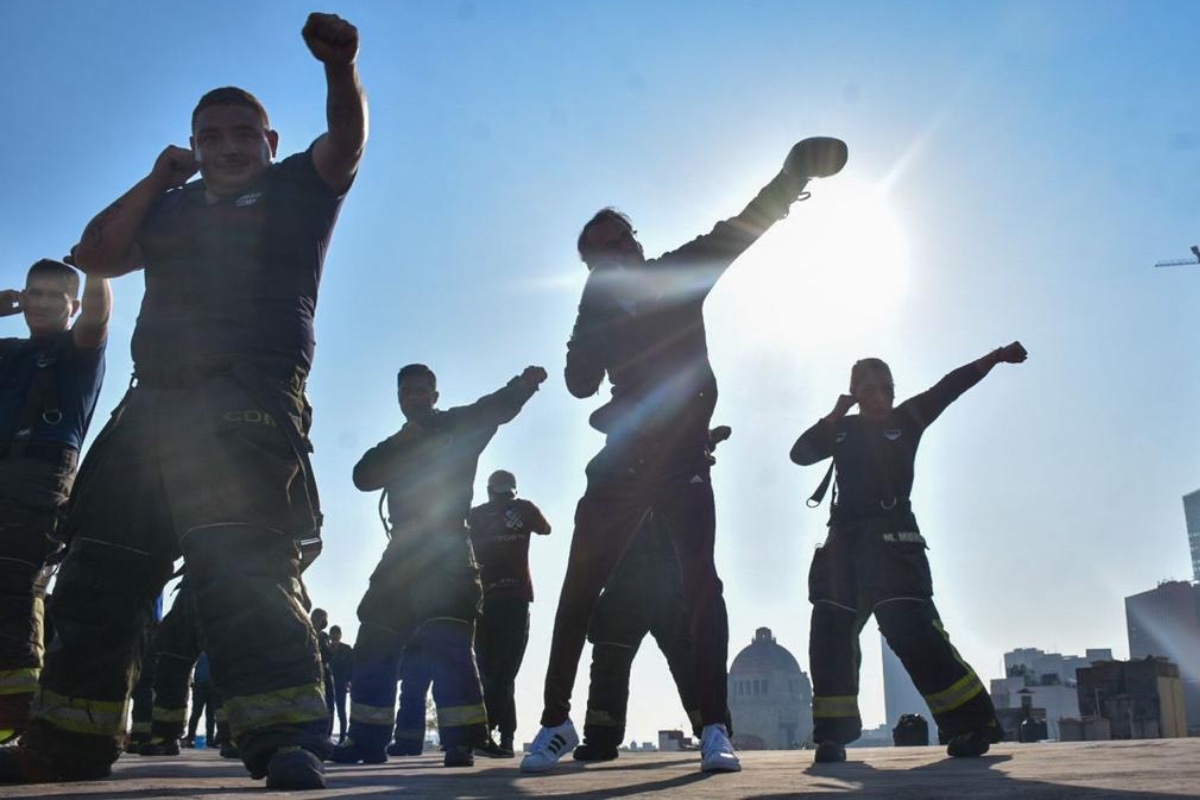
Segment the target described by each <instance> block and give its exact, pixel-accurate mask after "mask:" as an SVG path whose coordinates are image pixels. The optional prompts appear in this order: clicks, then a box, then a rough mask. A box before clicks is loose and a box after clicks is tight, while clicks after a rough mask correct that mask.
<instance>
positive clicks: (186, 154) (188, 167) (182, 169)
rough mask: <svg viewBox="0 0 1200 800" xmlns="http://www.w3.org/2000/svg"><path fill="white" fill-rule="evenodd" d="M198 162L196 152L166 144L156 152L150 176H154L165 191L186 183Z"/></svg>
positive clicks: (198, 164) (196, 167)
mask: <svg viewBox="0 0 1200 800" xmlns="http://www.w3.org/2000/svg"><path fill="white" fill-rule="evenodd" d="M198 169H200V163H199V162H198V161H196V154H195V153H193V152H192V151H191V150H188V149H187V148H184V147H176V146H175V145H173V144H172V145H168V146H167V149H166V150H163V151H162V152H161V153H159V154H158V158H157V159H155V161H154V169H152V170H150V177H152V178H154V180H156V181H157V182H158V184H159V185H160V186H161V187H162V190H163V191H164V192H165V191H166V190H168V189H174V188H175V187H176V186H182V185H183V184H185V183H187V181H188V178H190V177H192V176H193V175H195V174H196V170H198Z"/></svg>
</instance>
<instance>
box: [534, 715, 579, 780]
mask: <svg viewBox="0 0 1200 800" xmlns="http://www.w3.org/2000/svg"><path fill="white" fill-rule="evenodd" d="M578 744H579V735H578V734H577V733H575V726H574V725H573V724H571V720H567V721H566V722H564V723H562V724H561V725H555V726H554V727H552V728H546V727H543V728H542V729H541V730H540V731H538V735H537V736H536V737H534V740H533V744H532V745H531V746H530V748H529V752H528V753H526V754H525V758H523V759H521V772H549V771H550V770H552V769H554V765H555V764H557V763H558V760H559V759H560V758H562V757H563V756H564V755H566V754H567V753H569V752H571V751H573V750H574V749H575V747H576V746H577V745H578Z"/></svg>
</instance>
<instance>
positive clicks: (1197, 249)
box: [1154, 245, 1200, 267]
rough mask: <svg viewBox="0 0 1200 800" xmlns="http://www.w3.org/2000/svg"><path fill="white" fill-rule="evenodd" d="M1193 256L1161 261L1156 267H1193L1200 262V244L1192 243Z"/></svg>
mask: <svg viewBox="0 0 1200 800" xmlns="http://www.w3.org/2000/svg"><path fill="white" fill-rule="evenodd" d="M1192 256H1193V257H1192V258H1180V259H1176V260H1174V261H1160V262H1158V263H1157V264H1155V265H1154V266H1156V267H1191V266H1196V265H1197V264H1200V246H1197V245H1192Z"/></svg>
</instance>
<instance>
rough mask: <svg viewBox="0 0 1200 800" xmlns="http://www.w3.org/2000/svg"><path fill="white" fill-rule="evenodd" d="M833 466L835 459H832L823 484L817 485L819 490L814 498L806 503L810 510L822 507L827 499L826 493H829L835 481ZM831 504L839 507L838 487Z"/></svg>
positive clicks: (834, 491)
mask: <svg viewBox="0 0 1200 800" xmlns="http://www.w3.org/2000/svg"><path fill="white" fill-rule="evenodd" d="M833 466H834V464H833V459H830V460H829V469H827V470H826V471H825V477H824V478H821V483H820V484H818V485H817V490H816V491H815V492H813V493H812V497H810V498H808V500H807V501H806V503H805V504H806V505H807V506H808V507H809V508H816V507H817V506H819V505H821V501H822V500H824V499H825V493H826V492H827V491H829V484H830V483H831V482H832V481H833ZM831 502H832V503H833V504H834V505H837V487H836V486H835V487H834V489H833V500H832V501H831Z"/></svg>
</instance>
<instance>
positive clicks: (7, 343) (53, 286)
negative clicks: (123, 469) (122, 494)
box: [0, 259, 112, 741]
mask: <svg viewBox="0 0 1200 800" xmlns="http://www.w3.org/2000/svg"><path fill="white" fill-rule="evenodd" d="M111 309H112V295H111V293H110V292H109V288H108V281H106V280H103V279H102V278H89V279H88V281H87V284H86V286H85V288H84V292H83V300H82V302H81V301H80V300H79V275H78V273H76V272H75V270H73V269H71V267H69V266H67V265H66V264H63V263H61V262H58V261H51V260H49V259H43V260H41V261H38V262H37V263H36V264H34V265H33V266H32V267H30V269H29V273H28V275H27V277H26V281H25V289H24V290H23V291H18V290H16V289H8V290H5V291H2V292H0V317H8V316H13V315H15V314H18V313H20V314H23V315H24V317H25V324H26V325H27V326H28V327H29V338H28V339H24V338H11V339H0V741H8V740H9V739H11V738H13V737H14V736H16V735H17V734H19V733H21V732H22V731H24V730H25V728H26V726H27V725H28V724H29V704H30V701H31V700H32V699H33V694H34V692H35V691H36V690H37V681H38V674H39V672H40V671H41V666H42V653H43V649H44V648H43V643H42V639H43V636H42V603H43V599H44V597H45V589H46V581H47V579H48V575H47V573H46V571H45V567H46V561H47V559H48V558H49V557H50V556H51V555H52V554H54V553H55V552H56V551H58V550H59V548H60V547H61V545H60V544H59V543H58V541H56V539H55V535H56V527H57V524H58V517H59V514H60V513H61V512H62V510H63V508H64V506H65V505H66V502H67V496H68V495H69V494H70V493H71V487H72V484H73V483H74V481H75V464H76V462H77V460H78V458H79V448H80V446H81V445H82V444H83V438H84V436H85V435H86V434H87V429H88V424H89V423H90V422H91V419H92V412H93V410H94V409H95V407H96V398H97V397H98V396H99V394H100V384H101V382H102V381H103V380H104V347H105V344H106V342H107V341H108V316H109V312H110V311H111ZM76 315H78V317H77V318H76V321H75V324H74V326H72V325H71V318H72V317H75V316H76Z"/></svg>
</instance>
